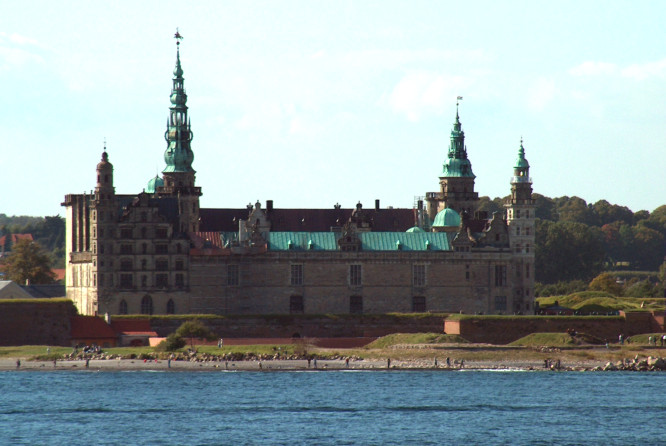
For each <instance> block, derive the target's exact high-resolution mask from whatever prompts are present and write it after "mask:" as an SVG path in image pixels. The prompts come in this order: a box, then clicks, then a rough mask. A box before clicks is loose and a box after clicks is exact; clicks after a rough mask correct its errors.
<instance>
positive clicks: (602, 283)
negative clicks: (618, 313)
mask: <svg viewBox="0 0 666 446" xmlns="http://www.w3.org/2000/svg"><path fill="white" fill-rule="evenodd" d="M590 290H591V291H603V292H605V293H609V294H612V295H613V296H619V295H621V294H622V285H620V284H619V283H617V279H616V278H615V276H614V275H612V274H610V273H601V274H599V275H598V276H597V277H595V278H594V279H592V281H591V282H590Z"/></svg>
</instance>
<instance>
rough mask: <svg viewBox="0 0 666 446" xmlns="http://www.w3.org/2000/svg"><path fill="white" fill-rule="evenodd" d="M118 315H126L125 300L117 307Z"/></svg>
mask: <svg viewBox="0 0 666 446" xmlns="http://www.w3.org/2000/svg"><path fill="white" fill-rule="evenodd" d="M118 313H119V314H127V302H125V299H123V300H121V301H120V305H119V306H118Z"/></svg>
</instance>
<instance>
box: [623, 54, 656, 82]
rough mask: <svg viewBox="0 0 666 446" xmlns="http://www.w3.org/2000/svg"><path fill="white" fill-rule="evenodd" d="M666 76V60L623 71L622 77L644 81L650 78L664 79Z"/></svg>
mask: <svg viewBox="0 0 666 446" xmlns="http://www.w3.org/2000/svg"><path fill="white" fill-rule="evenodd" d="M665 75H666V59H662V60H658V61H655V62H648V63H644V64H634V65H629V66H628V67H626V68H624V69H623V70H622V76H623V77H628V78H632V79H635V80H637V81H642V80H645V79H648V78H650V77H664V76H665Z"/></svg>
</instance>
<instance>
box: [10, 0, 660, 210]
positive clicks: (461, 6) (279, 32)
mask: <svg viewBox="0 0 666 446" xmlns="http://www.w3.org/2000/svg"><path fill="white" fill-rule="evenodd" d="M0 6H1V10H2V14H1V15H0V80H1V81H2V83H3V88H2V91H3V93H2V100H1V101H0V134H2V135H3V138H2V139H1V140H0V141H1V142H0V144H1V146H2V148H1V149H0V150H1V152H0V153H1V155H0V168H1V169H2V170H1V172H2V175H1V176H0V184H1V185H2V190H3V194H2V198H0V213H4V214H7V215H35V216H39V215H42V216H44V215H58V214H59V215H64V208H63V207H62V206H61V205H60V203H62V201H63V199H64V196H65V195H66V194H71V193H73V194H78V193H84V192H90V191H91V190H92V189H93V188H94V187H95V166H96V164H97V163H98V162H99V160H100V158H101V154H102V151H103V148H104V144H105V141H106V147H107V151H108V154H109V159H110V161H111V162H112V163H113V165H114V175H115V186H116V192H117V193H120V194H136V193H139V192H141V191H142V190H143V189H144V188H145V187H146V184H147V182H148V180H149V179H150V178H152V177H154V176H155V175H156V174H158V173H159V172H161V171H162V170H163V169H164V167H165V162H164V151H165V149H166V142H165V140H164V132H165V130H166V120H167V117H168V115H169V105H170V103H169V95H170V91H171V79H172V77H173V68H174V63H175V59H176V42H175V40H174V38H173V35H174V33H175V32H176V28H178V30H179V31H180V33H181V34H182V35H183V37H184V39H183V41H182V44H181V61H182V66H183V70H184V78H185V87H186V89H187V93H188V106H189V116H190V119H191V122H192V130H193V132H194V140H193V142H192V148H193V151H194V155H195V159H194V164H193V166H194V169H195V170H196V171H197V184H198V185H199V186H201V187H202V190H203V196H202V197H201V206H202V207H208V208H227V207H229V208H241V207H244V206H245V205H246V204H248V203H254V202H256V201H257V200H259V201H261V202H262V203H265V201H266V200H273V201H274V206H275V207H279V208H298V207H306V208H329V207H333V206H334V205H335V204H336V203H339V204H341V205H342V206H343V207H345V208H349V207H353V206H354V205H356V203H357V202H359V201H360V202H361V203H363V204H364V205H365V206H366V207H371V206H373V205H374V200H375V199H380V200H381V206H382V207H386V206H393V207H402V208H405V207H407V208H411V207H412V206H413V204H414V201H415V197H418V196H423V195H425V193H426V192H431V191H438V190H439V183H438V181H439V174H440V173H441V171H442V164H443V162H444V161H445V159H446V156H447V150H448V146H449V141H450V139H449V138H450V132H451V128H452V124H453V122H454V119H455V113H456V98H457V97H458V96H462V97H463V100H462V101H461V102H460V109H459V110H460V111H459V112H460V120H461V122H462V126H463V130H464V131H465V136H466V145H467V152H468V156H469V158H470V160H471V162H472V168H473V171H474V173H475V174H476V191H477V192H478V193H479V195H480V196H484V195H487V196H490V197H491V198H492V197H502V196H506V195H508V194H509V192H510V185H509V181H510V177H511V175H512V167H513V165H514V163H515V159H516V156H517V152H518V148H519V146H520V140H521V138H523V140H524V147H525V151H526V157H527V159H528V160H529V162H530V165H531V169H530V174H531V177H532V179H533V188H534V191H535V192H537V193H540V194H542V195H546V196H549V197H559V196H565V195H566V196H574V195H576V196H579V197H581V198H583V199H584V200H586V201H587V202H588V203H594V202H596V201H598V200H601V199H605V200H608V201H609V202H611V203H613V204H618V205H622V206H627V207H629V208H630V209H632V210H633V211H638V210H641V209H645V210H648V211H652V210H654V209H655V208H657V207H659V206H661V205H663V204H665V203H666V199H665V198H664V186H663V184H664V182H663V177H664V175H663V173H664V167H665V165H666V150H664V148H665V145H666V125H665V124H666V82H665V81H666V43H665V42H666V27H665V26H664V23H666V8H665V7H664V5H663V3H662V2H661V1H639V2H637V1H613V2H608V1H566V0H561V1H557V2H534V1H502V2H497V1H467V2H461V1H444V0H440V1H418V0H410V1H389V0H382V1H377V2H372V1H360V0H357V1H329V2H324V1H321V2H319V1H280V2H275V1H266V2H258V1H238V2H232V1H197V2H186V1H179V2H173V1H141V2H134V1H131V2H130V1H110V2H90V1H65V2H52V1H30V2H17V1H11V0H0Z"/></svg>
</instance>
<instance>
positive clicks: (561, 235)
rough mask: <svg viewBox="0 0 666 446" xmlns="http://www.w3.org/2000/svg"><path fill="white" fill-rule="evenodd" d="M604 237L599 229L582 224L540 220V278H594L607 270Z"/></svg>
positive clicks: (537, 266)
mask: <svg viewBox="0 0 666 446" xmlns="http://www.w3.org/2000/svg"><path fill="white" fill-rule="evenodd" d="M602 239H603V235H602V233H601V230H600V229H599V228H594V227H589V226H586V225H585V224H582V223H577V222H572V221H563V222H551V221H547V220H536V246H535V257H536V259H535V267H534V269H535V273H536V280H537V281H539V282H541V283H547V284H548V283H557V282H560V281H571V280H590V279H591V278H592V277H594V276H596V275H597V274H599V272H601V270H602V269H603V263H604V258H605V254H604V250H603V245H602Z"/></svg>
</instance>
